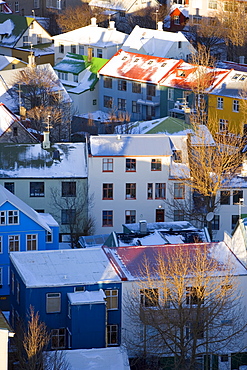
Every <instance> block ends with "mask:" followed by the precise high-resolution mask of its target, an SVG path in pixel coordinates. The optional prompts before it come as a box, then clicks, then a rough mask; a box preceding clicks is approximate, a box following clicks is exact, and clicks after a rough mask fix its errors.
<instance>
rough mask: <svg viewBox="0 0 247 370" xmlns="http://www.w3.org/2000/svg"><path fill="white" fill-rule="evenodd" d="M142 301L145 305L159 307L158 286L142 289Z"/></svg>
mask: <svg viewBox="0 0 247 370" xmlns="http://www.w3.org/2000/svg"><path fill="white" fill-rule="evenodd" d="M140 303H141V305H142V306H143V307H157V306H158V304H159V291H158V289H157V288H153V289H141V290H140Z"/></svg>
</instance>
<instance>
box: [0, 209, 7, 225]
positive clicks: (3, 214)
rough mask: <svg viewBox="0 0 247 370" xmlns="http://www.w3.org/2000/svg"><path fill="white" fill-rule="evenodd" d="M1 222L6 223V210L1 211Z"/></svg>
mask: <svg viewBox="0 0 247 370" xmlns="http://www.w3.org/2000/svg"><path fill="white" fill-rule="evenodd" d="M0 224H1V225H6V211H0Z"/></svg>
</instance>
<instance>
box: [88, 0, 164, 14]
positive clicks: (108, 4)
mask: <svg viewBox="0 0 247 370" xmlns="http://www.w3.org/2000/svg"><path fill="white" fill-rule="evenodd" d="M135 3H136V0H111V1H109V0H107V1H106V0H91V1H90V3H89V5H90V6H91V7H99V8H104V9H107V10H115V11H116V12H117V11H124V12H128V11H129V10H130V9H131V8H132V6H133V5H134V4H135ZM153 3H156V5H160V4H159V2H158V1H157V0H154V1H153ZM152 6H155V4H152Z"/></svg>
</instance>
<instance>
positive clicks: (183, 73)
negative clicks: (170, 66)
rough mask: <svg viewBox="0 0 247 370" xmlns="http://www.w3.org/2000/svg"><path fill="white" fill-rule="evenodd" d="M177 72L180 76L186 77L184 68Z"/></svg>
mask: <svg viewBox="0 0 247 370" xmlns="http://www.w3.org/2000/svg"><path fill="white" fill-rule="evenodd" d="M177 74H178V76H179V77H185V72H184V71H182V70H178V72H177Z"/></svg>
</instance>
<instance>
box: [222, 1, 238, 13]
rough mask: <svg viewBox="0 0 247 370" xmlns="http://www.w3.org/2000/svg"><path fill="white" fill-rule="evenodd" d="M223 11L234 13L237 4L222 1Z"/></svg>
mask: <svg viewBox="0 0 247 370" xmlns="http://www.w3.org/2000/svg"><path fill="white" fill-rule="evenodd" d="M224 11H225V12H233V11H234V12H236V11H237V4H232V2H231V1H224Z"/></svg>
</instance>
